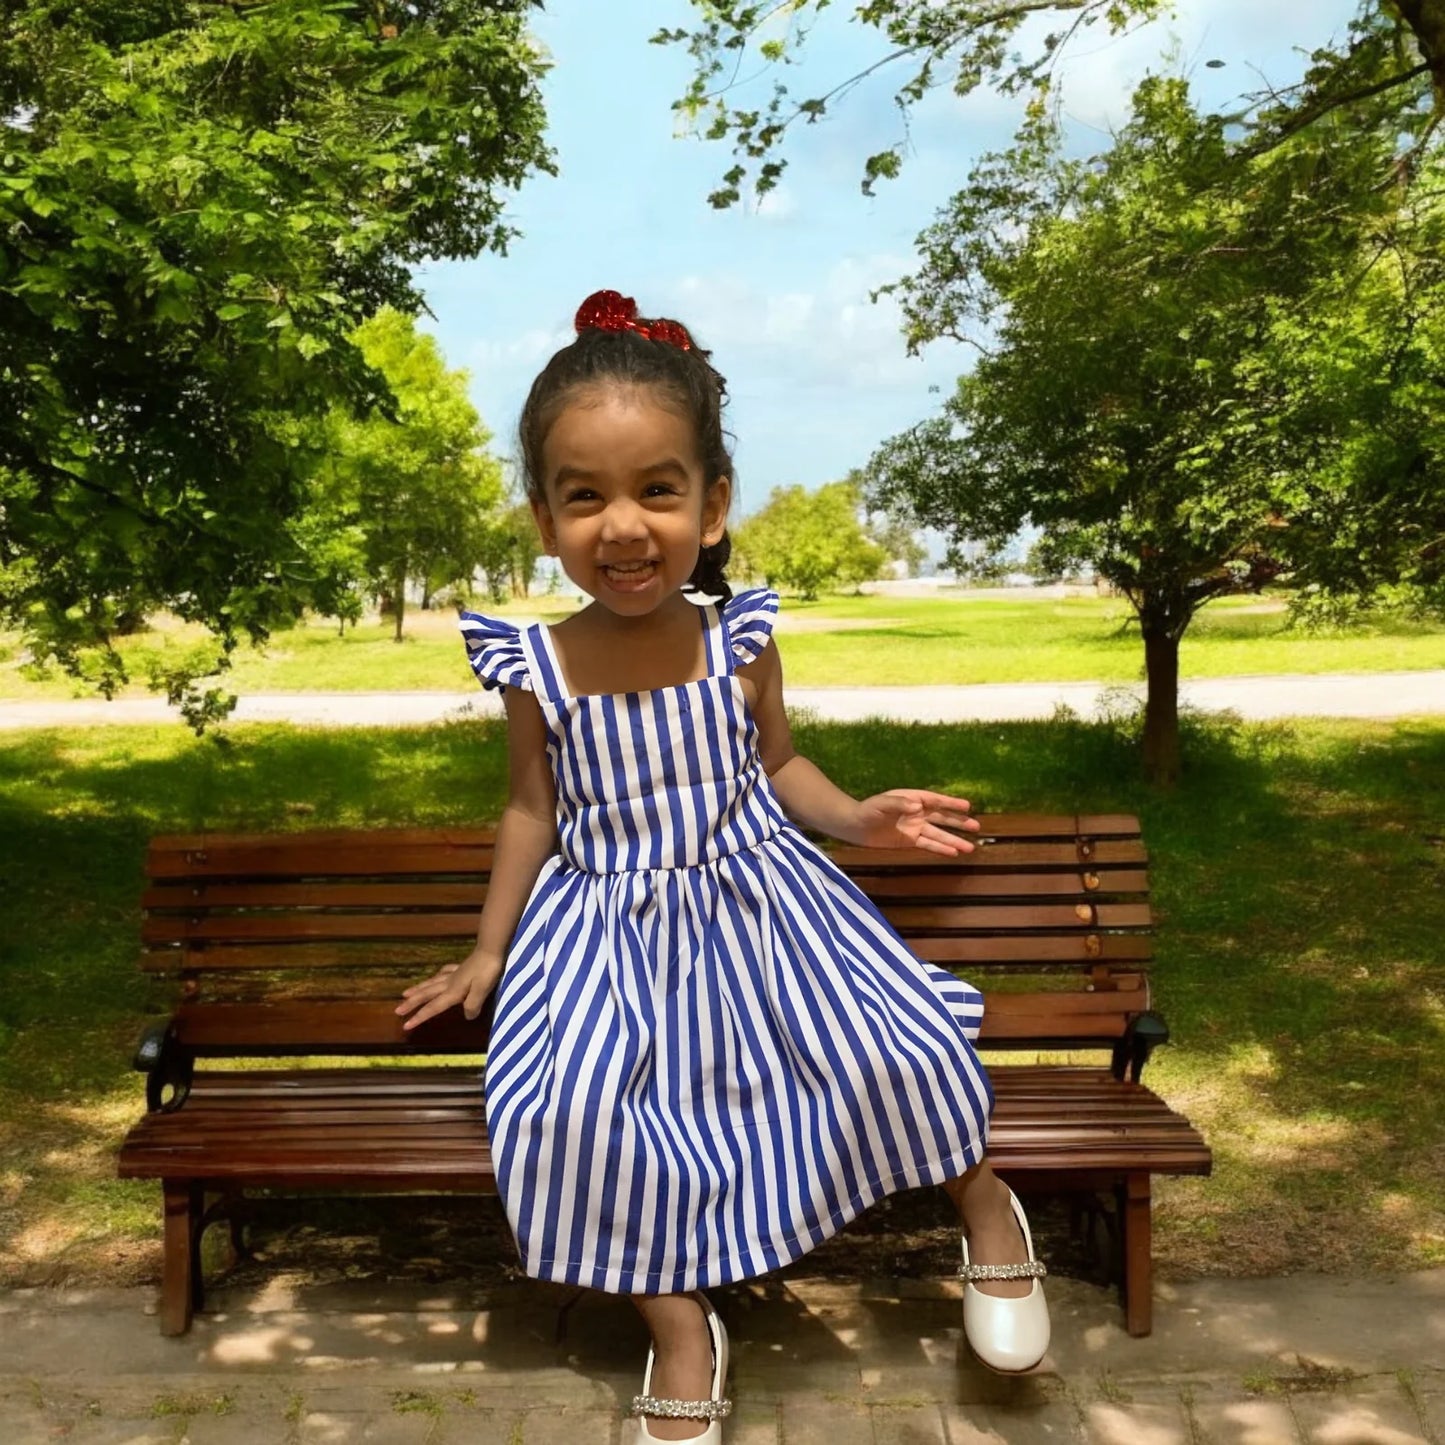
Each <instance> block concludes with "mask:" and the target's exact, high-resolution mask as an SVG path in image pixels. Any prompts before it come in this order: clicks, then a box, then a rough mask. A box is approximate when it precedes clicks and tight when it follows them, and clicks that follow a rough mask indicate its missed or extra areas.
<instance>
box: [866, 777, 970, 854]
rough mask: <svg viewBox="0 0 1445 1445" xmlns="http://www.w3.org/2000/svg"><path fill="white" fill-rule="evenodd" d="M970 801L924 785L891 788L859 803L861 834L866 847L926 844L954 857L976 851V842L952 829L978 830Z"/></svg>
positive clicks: (927, 846)
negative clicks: (932, 789)
mask: <svg viewBox="0 0 1445 1445" xmlns="http://www.w3.org/2000/svg"><path fill="white" fill-rule="evenodd" d="M968 809H969V805H968V802H967V801H966V800H965V799H963V798H950V797H949V796H948V794H947V793H930V792H928V791H927V790H926V789H924V788H890V789H889V790H888V792H886V793H875V794H874V796H873V797H871V798H864V799H863V801H862V802H861V803H859V804H858V836H857V838H856V839H854V841H855V842H857V843H858V844H859V845H860V846H861V847H864V848H924V849H926V850H927V851H928V852H930V853H942V854H944V855H945V856H946V857H949V858H952V857H953V856H954V855H955V854H958V853H972V852H973V844H972V843H970V842H969V841H968V839H966V838H960V837H959V836H958V834H957V833H956V832H954V831H952V830H953V829H955V828H962V829H965V830H966V831H968V832H970V833H976V832H978V822H977V820H976V819H974V818H971V817H970V816H969V812H968Z"/></svg>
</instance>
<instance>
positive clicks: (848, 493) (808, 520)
mask: <svg viewBox="0 0 1445 1445" xmlns="http://www.w3.org/2000/svg"><path fill="white" fill-rule="evenodd" d="M861 500H862V499H861V497H860V494H859V490H858V486H857V484H856V483H855V482H854V481H852V480H849V481H842V482H829V483H828V484H827V485H826V486H822V487H819V488H818V490H817V491H815V492H807V491H804V490H803V488H802V487H801V486H793V487H774V488H773V490H772V493H771V494H770V495H769V497H768V501H767V503H766V504H765V505H764V506H763V507H761V508H760V509H759V510H758V511H757V512H755V513H754V514H753V515H752V516H751V517H749V518H748V519H747V521H745V522H744V523H743V524H742V525H741V526H740V527H739V528H738V529H737V531H736V533H735V534H734V536H733V547H734V550H735V551H736V552H737V553H738V555H739V559H740V561H741V562H742V564H743V566H744V568H745V569H746V570H747V571H749V572H750V573H751V574H752V575H754V576H761V577H762V578H763V580H764V582H765V583H766V584H767V585H768V586H769V587H775V586H777V585H779V584H781V585H783V586H785V587H791V588H793V589H794V590H795V591H796V592H798V593H799V595H800V596H801V597H802V598H803V600H804V601H812V600H813V599H814V598H816V597H817V596H818V594H819V592H821V591H822V590H823V589H824V588H825V587H828V586H838V587H856V586H857V585H858V583H860V582H869V581H872V579H873V578H875V577H877V576H879V575H880V574H881V573H882V571H883V568H884V566H885V565H886V564H887V561H888V554H887V553H886V552H885V551H884V550H883V548H882V547H880V546H878V545H877V543H875V542H872V541H870V540H869V539H868V536H867V535H866V533H865V532H864V530H863V525H862V523H861V521H860V520H859V517H860V506H861Z"/></svg>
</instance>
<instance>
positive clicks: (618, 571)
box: [601, 558, 658, 592]
mask: <svg viewBox="0 0 1445 1445" xmlns="http://www.w3.org/2000/svg"><path fill="white" fill-rule="evenodd" d="M601 571H602V575H603V576H604V577H605V578H606V579H607V581H608V583H609V584H610V585H611V586H612V587H614V588H616V590H617V591H619V592H637V591H640V590H641V589H642V588H643V587H645V586H647V584H648V583H649V582H651V581H652V579H653V578H654V577H655V576H656V575H657V571H658V562H657V561H656V559H653V558H648V559H644V560H642V561H637V562H603V563H602V564H601Z"/></svg>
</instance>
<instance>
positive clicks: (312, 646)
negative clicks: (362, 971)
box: [0, 595, 1445, 699]
mask: <svg viewBox="0 0 1445 1445" xmlns="http://www.w3.org/2000/svg"><path fill="white" fill-rule="evenodd" d="M479 605H481V604H479ZM572 607H573V604H571V603H567V602H564V601H563V600H561V599H557V598H545V597H544V598H539V599H537V600H536V601H535V602H533V603H531V604H529V605H527V606H518V605H513V604H508V605H506V606H502V607H497V608H495V609H491V610H494V611H496V612H499V613H501V614H503V615H508V614H510V615H515V616H534V615H539V614H540V615H544V616H547V617H549V618H557V617H561V616H564V615H566V613H567V612H569V611H570V610H572ZM484 610H485V609H484ZM198 636H199V633H197V632H196V631H194V630H192V629H187V628H184V627H178V626H175V625H170V624H163V625H161V626H159V627H158V628H157V630H155V631H153V632H150V633H145V634H142V635H140V636H137V637H133V638H126V639H123V640H122V643H121V647H122V651H123V652H124V653H125V654H126V656H127V658H128V660H129V663H130V665H131V666H132V669H133V671H134V673H135V676H136V678H137V679H138V681H137V683H136V685H135V686H134V687H133V689H132V694H133V695H135V696H142V695H144V692H145V689H144V682H143V676H144V671H145V666H146V662H147V659H148V658H150V657H160V658H165V657H173V656H175V655H177V654H178V653H180V652H181V651H183V650H184V649H186V648H187V647H189V646H191V645H193V643H194V641H195V640H196V638H197V637H198ZM778 645H779V647H780V648H781V650H782V653H783V660H784V664H785V666H786V669H787V676H788V680H789V681H790V682H791V683H792V684H793V685H795V686H800V687H834V686H858V685H860V684H868V683H874V684H901V685H910V684H918V683H971V682H972V683H976V682H1068V681H1091V680H1097V681H1101V682H1132V681H1135V680H1137V679H1138V678H1139V677H1140V675H1141V669H1142V666H1143V649H1142V646H1141V644H1140V641H1139V637H1138V632H1137V629H1135V628H1134V627H1133V626H1132V624H1131V623H1130V622H1129V609H1128V606H1127V604H1126V603H1124V602H1122V601H1109V600H1103V599H1099V598H1093V597H1081V598H1069V599H1065V600H1048V599H1031V598H1027V597H1022V596H1021V597H1018V598H1013V597H1005V598H992V597H991V598H987V599H983V598H969V597H967V596H964V595H960V596H957V597H945V598H933V597H871V596H870V597H833V598H825V599H823V600H822V601H819V602H815V603H801V602H798V601H796V600H794V599H790V598H784V600H783V621H782V623H781V625H780V630H779V637H778ZM1181 665H1182V669H1183V675H1184V676H1185V677H1186V678H1189V677H1222V676H1230V675H1234V674H1245V673H1255V674H1258V673H1282V672H1304V673H1320V672H1381V671H1394V670H1418V669H1429V668H1445V630H1442V629H1441V628H1439V627H1438V626H1430V625H1427V624H1425V623H1420V622H1410V621H1407V620H1404V619H1394V620H1389V621H1381V622H1379V623H1376V624H1373V625H1369V626H1359V627H1354V628H1350V629H1346V630H1339V631H1331V632H1304V631H1300V630H1297V629H1292V628H1291V627H1290V626H1289V619H1288V616H1287V614H1286V612H1285V609H1284V605H1283V603H1281V602H1277V601H1264V602H1261V601H1259V600H1258V599H1227V600H1225V601H1222V602H1219V603H1216V604H1214V605H1212V606H1211V607H1209V608H1207V609H1206V610H1205V611H1204V612H1203V613H1202V614H1201V615H1200V616H1199V617H1198V618H1197V619H1196V620H1195V622H1194V624H1193V626H1192V627H1191V628H1190V631H1189V633H1188V634H1187V635H1186V637H1185V640H1184V644H1183V648H1182V654H1181ZM470 681H471V675H470V673H469V672H468V671H467V667H466V660H465V656H464V654H463V652H462V648H461V644H460V642H459V641H458V638H457V632H456V619H455V616H454V614H452V613H450V612H428V613H423V612H415V613H412V614H411V615H410V616H409V617H408V619H407V623H406V636H405V638H404V639H403V641H402V642H401V643H399V644H398V643H396V642H394V641H393V640H392V631H391V627H390V625H389V624H388V623H383V622H380V621H375V620H373V621H369V622H367V623H365V624H363V625H362V626H360V627H357V628H355V629H354V630H348V631H347V633H346V635H345V637H338V635H337V632H336V628H335V626H334V624H332V623H329V622H311V623H308V624H306V625H304V626H301V627H298V628H295V629H293V630H291V631H288V632H283V633H278V634H276V635H275V636H274V637H273V638H272V640H271V642H270V644H269V645H268V646H267V647H266V648H265V649H264V650H262V651H253V650H246V651H243V652H241V653H239V654H238V655H237V660H236V666H235V668H234V670H233V671H232V672H231V673H230V674H229V676H228V677H227V679H226V685H227V686H228V687H230V688H232V689H234V690H236V691H238V692H242V693H257V692H296V691H308V692H309V691H337V692H355V691H385V692H390V691H413V690H421V691H458V690H464V689H465V688H467V687H468V686H469V685H470ZM79 695H85V694H84V689H83V688H82V687H79V686H78V685H77V684H76V683H74V682H73V681H71V680H70V679H67V678H65V677H63V676H60V675H55V676H52V677H49V678H44V679H39V680H37V679H34V678H33V677H31V676H30V675H29V669H27V668H26V667H25V666H24V655H23V652H22V649H21V648H20V645H19V643H18V640H17V639H16V638H15V637H14V636H10V637H0V697H7V698H32V699H38V698H46V697H49V698H56V699H60V698H66V697H70V696H79Z"/></svg>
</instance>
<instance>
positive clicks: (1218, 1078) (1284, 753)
mask: <svg viewBox="0 0 1445 1445" xmlns="http://www.w3.org/2000/svg"><path fill="white" fill-rule="evenodd" d="M1187 734H1188V736H1187V740H1186V751H1187V753H1188V756H1189V759H1190V763H1189V769H1188V772H1187V774H1186V777H1185V779H1184V782H1183V784H1182V785H1181V787H1180V788H1179V789H1178V791H1177V792H1175V793H1174V794H1172V795H1169V796H1158V795H1155V794H1152V793H1150V792H1149V791H1147V790H1146V789H1144V788H1143V787H1142V786H1141V785H1140V784H1138V783H1137V781H1136V779H1135V771H1136V769H1135V762H1134V754H1133V749H1132V743H1131V740H1130V738H1129V737H1128V727H1127V725H1124V724H1118V723H1115V724H1109V723H1099V724H1094V723H1091V724H1085V723H1082V722H1076V721H1070V720H1067V719H1061V720H1056V721H1054V722H1050V723H1017V724H1009V725H998V724H992V725H988V726H963V727H951V726H944V727H938V726H917V727H899V726H896V725H895V726H885V725H881V724H880V725H870V724H864V725H840V724H815V723H808V722H806V721H804V722H803V723H802V724H801V725H800V727H799V728H798V737H799V742H800V744H801V746H802V747H803V749H804V750H805V751H806V752H807V753H808V755H809V756H811V757H813V758H814V759H815V760H816V761H817V762H818V763H819V764H820V765H821V766H822V767H823V768H824V769H825V770H827V771H828V772H829V773H830V774H831V775H832V776H833V777H835V778H836V779H837V780H838V782H839V783H840V784H841V785H842V786H844V787H845V788H848V789H850V790H852V791H854V792H855V793H865V792H870V791H873V790H876V789H878V788H880V787H884V786H892V785H897V784H901V783H908V782H912V783H917V784H920V785H925V784H926V785H933V786H938V787H942V788H948V789H951V790H957V791H959V792H962V793H964V794H965V795H967V796H970V797H972V798H973V799H974V800H975V804H976V806H978V807H980V808H982V809H1007V808H1034V809H1040V808H1059V809H1067V810H1074V809H1085V810H1090V809H1103V810H1114V809H1124V810H1137V811H1139V812H1140V813H1141V814H1142V816H1143V818H1144V825H1145V833H1146V837H1147V839H1148V840H1149V842H1150V844H1151V849H1152V853H1153V856H1154V860H1155V869H1156V873H1155V878H1156V888H1157V892H1156V904H1157V909H1158V913H1159V918H1160V958H1159V963H1158V966H1157V971H1156V980H1157V996H1158V1001H1159V1005H1160V1007H1161V1008H1162V1010H1163V1011H1164V1013H1165V1014H1166V1016H1167V1017H1168V1019H1169V1021H1170V1024H1171V1027H1172V1029H1173V1033H1174V1037H1175V1043H1173V1044H1172V1045H1171V1046H1170V1047H1169V1048H1167V1049H1165V1050H1163V1051H1162V1052H1161V1054H1160V1055H1159V1056H1158V1058H1157V1060H1156V1062H1155V1064H1154V1065H1152V1066H1151V1075H1152V1078H1151V1082H1152V1083H1153V1085H1154V1087H1155V1088H1157V1089H1158V1090H1159V1091H1160V1092H1161V1093H1162V1094H1163V1095H1164V1096H1165V1097H1166V1098H1168V1099H1170V1100H1171V1101H1173V1102H1174V1103H1175V1104H1176V1105H1177V1106H1179V1107H1180V1108H1182V1109H1183V1110H1184V1111H1185V1112H1187V1113H1188V1114H1189V1115H1190V1116H1191V1117H1192V1118H1193V1119H1194V1120H1195V1121H1196V1122H1197V1123H1198V1124H1199V1125H1200V1127H1201V1128H1202V1129H1203V1130H1204V1132H1205V1135H1206V1137H1207V1138H1208V1139H1209V1140H1210V1142H1211V1144H1212V1145H1213V1147H1214V1150H1215V1155H1216V1160H1217V1166H1216V1172H1215V1175H1214V1176H1213V1177H1212V1178H1211V1179H1208V1180H1187V1181H1163V1182H1162V1184H1161V1185H1160V1188H1159V1194H1158V1199H1157V1205H1156V1231H1157V1233H1156V1257H1157V1259H1158V1261H1159V1268H1160V1271H1161V1274H1162V1275H1164V1276H1165V1277H1168V1276H1170V1275H1175V1276H1179V1275H1192V1274H1196V1273H1216V1274H1251V1273H1270V1272H1279V1271H1292V1270H1304V1269H1324V1270H1362V1269H1375V1270H1396V1269H1407V1268H1412V1267H1421V1266H1425V1265H1431V1264H1436V1265H1438V1264H1441V1263H1445V1113H1442V1111H1441V1110H1440V1109H1439V1108H1438V1107H1437V1104H1438V1100H1439V1099H1440V1098H1441V1097H1442V1091H1445V986H1442V982H1441V976H1440V973H1439V957H1440V942H1439V941H1440V939H1441V937H1442V936H1445V886H1442V885H1445V799H1442V793H1441V789H1440V787H1439V780H1440V778H1441V777H1442V776H1445V721H1442V720H1421V721H1416V722H1403V723H1397V724H1392V725H1384V724H1355V723H1343V722H1317V723H1300V724H1297V725H1290V726H1283V725H1269V726H1236V725H1231V724H1229V723H1227V722H1216V723H1210V724H1208V725H1207V726H1206V725H1203V724H1201V723H1199V722H1197V721H1192V720H1191V721H1190V722H1189V724H1188V727H1187ZM504 787H505V759H504V746H503V737H502V733H501V730H500V727H499V726H498V725H496V724H493V723H489V722H484V721H471V722H465V723H457V724H453V725H447V726H442V727H436V728H431V729H426V730H403V729H398V730H392V731H361V730H357V731H345V732H333V733H328V732H324V731H319V730H300V729H291V728H286V727H259V726H248V727H235V728H233V729H229V730H228V734H227V740H226V741H225V742H224V743H222V742H219V741H217V740H215V739H207V740H202V741H196V740H195V739H193V738H191V737H190V736H189V734H184V733H182V732H181V731H180V730H178V729H174V728H155V729H128V728H116V729H105V730H94V731H82V730H65V731H60V730H57V731H47V732H36V733H29V734H24V735H15V736H13V737H11V738H8V739H7V740H6V741H5V742H4V744H3V745H0V876H3V878H4V879H5V883H6V904H7V908H6V922H5V927H4V931H3V939H0V1283H5V1284H11V1285H14V1284H22V1283H29V1284H38V1283H56V1282H67V1283H87V1282H89V1283H98V1282H108V1283H123V1282H133V1281H138V1280H144V1279H152V1278H154V1277H156V1274H157V1271H158V1263H159V1238H158V1235H159V1207H158V1190H157V1189H156V1188H155V1186H154V1185H151V1184H127V1183H121V1182H118V1181H116V1180H115V1179H114V1178H113V1177H112V1173H113V1163H112V1159H113V1151H114V1149H115V1146H116V1144H117V1141H118V1140H119V1138H120V1136H121V1134H122V1133H123V1132H124V1130H125V1128H126V1127H127V1125H128V1123H129V1122H130V1121H131V1120H132V1119H134V1118H135V1117H136V1115H137V1114H138V1113H139V1112H140V1111H141V1109H142V1107H143V1104H142V1091H141V1086H140V1079H139V1076H137V1075H135V1074H132V1073H131V1072H129V1067H128V1065H129V1057H130V1052H131V1050H132V1048H133V1045H134V1041H135V1038H136V1034H137V1030H138V1026H139V1024H140V1023H141V1021H142V1020H143V1019H145V1018H147V1017H150V1016H153V1015H154V1014H155V1013H156V1012H158V1011H159V1010H160V1008H161V1007H162V1002H163V1001H162V1000H161V999H160V998H157V997H154V996H151V995H149V994H148V993H147V989H146V987H145V985H143V983H142V981H141V978H140V975H139V973H138V970H137V969H136V967H135V962H136V955H137V932H138V919H137V898H138V896H139V892H140V888H141V883H142V857H143V850H144V847H145V843H146V839H147V837H148V836H149V835H150V834H151V833H152V832H155V831H158V830H162V829H190V828H201V827H206V828H219V829H225V828H298V827H308V826H322V825H336V824H357V823H376V824H382V823H409V822H444V821H457V822H463V821H465V822H472V821H479V820H484V819H487V818H491V817H494V816H495V814H496V812H497V810H498V808H499V806H500V804H501V801H502V797H503V790H504ZM929 1197H932V1196H929ZM929 1207H930V1208H932V1207H935V1206H932V1205H930V1206H929ZM488 1210H490V1212H488ZM464 1211H466V1212H465V1214H464V1217H466V1218H473V1219H478V1218H480V1219H484V1220H485V1221H486V1229H487V1230H490V1231H491V1233H490V1235H489V1236H488V1237H489V1238H490V1239H491V1240H492V1241H493V1252H494V1253H495V1252H496V1251H499V1250H500V1251H503V1252H505V1249H506V1246H505V1236H504V1234H503V1232H502V1231H501V1228H500V1224H499V1216H498V1215H497V1213H496V1211H495V1209H492V1208H491V1206H487V1207H486V1208H485V1209H484V1208H482V1206H478V1205H476V1204H475V1203H472V1204H468V1205H465V1206H464ZM427 1217H428V1218H431V1217H432V1216H431V1215H428V1216H427ZM449 1229H450V1226H438V1227H437V1228H436V1229H435V1230H434V1231H433V1233H434V1234H438V1235H440V1234H445V1233H447V1232H448V1230H449ZM425 1232H426V1231H425V1230H422V1228H421V1226H420V1225H417V1224H415V1223H414V1221H407V1222H404V1223H403V1225H402V1226H400V1233H402V1234H403V1235H406V1236H407V1238H408V1239H409V1241H410V1243H409V1244H408V1246H407V1247H408V1248H410V1249H411V1250H412V1252H413V1253H415V1252H416V1251H417V1250H418V1249H422V1250H424V1251H430V1250H431V1248H432V1242H431V1238H430V1236H428V1237H427V1238H424V1239H420V1243H418V1242H417V1241H418V1239H419V1238H420V1235H421V1234H424V1233H425ZM939 1238H940V1239H942V1240H943V1245H944V1246H947V1244H948V1240H947V1236H946V1234H940V1235H939ZM307 1247H309V1244H308V1246H307ZM833 1247H834V1246H826V1248H833ZM842 1247H844V1248H848V1247H851V1246H847V1245H844V1246H842ZM946 1252H947V1250H946V1248H945V1249H944V1253H945V1254H946ZM302 1255H303V1257H304V1250H303V1251H302ZM806 1263H807V1262H806V1261H805V1262H804V1264H805V1265H806Z"/></svg>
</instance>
